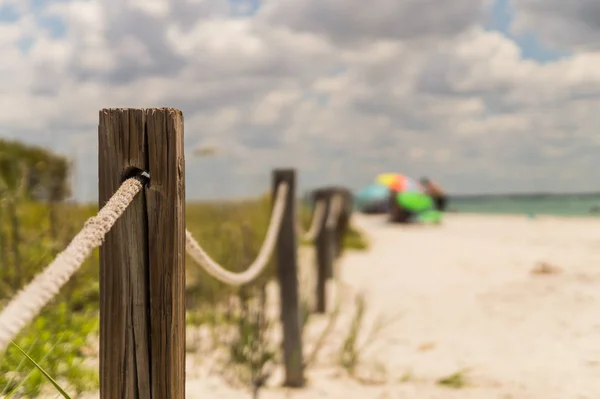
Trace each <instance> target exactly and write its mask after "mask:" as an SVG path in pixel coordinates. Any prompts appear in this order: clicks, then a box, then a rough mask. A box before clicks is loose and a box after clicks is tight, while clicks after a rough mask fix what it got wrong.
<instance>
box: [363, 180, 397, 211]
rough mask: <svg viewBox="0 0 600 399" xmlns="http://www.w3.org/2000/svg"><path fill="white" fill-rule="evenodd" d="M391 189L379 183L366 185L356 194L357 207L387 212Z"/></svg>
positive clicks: (364, 209)
mask: <svg viewBox="0 0 600 399" xmlns="http://www.w3.org/2000/svg"><path fill="white" fill-rule="evenodd" d="M389 196H390V189H389V188H388V187H387V186H385V185H383V184H378V183H372V184H369V185H368V186H366V187H364V188H363V189H362V190H360V191H359V192H358V193H356V195H355V196H354V198H355V201H356V204H357V207H358V209H359V210H361V211H363V212H386V211H387V205H388V201H389Z"/></svg>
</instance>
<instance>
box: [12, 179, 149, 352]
mask: <svg viewBox="0 0 600 399" xmlns="http://www.w3.org/2000/svg"><path fill="white" fill-rule="evenodd" d="M142 186H143V185H142V183H141V182H140V181H139V180H138V179H136V178H131V179H128V180H126V181H125V182H124V183H123V184H122V185H121V187H120V188H119V189H118V190H117V192H116V193H115V194H114V195H113V196H112V197H111V199H110V200H109V201H108V202H107V203H106V205H104V207H102V209H101V210H100V211H99V212H98V215H97V216H94V217H91V218H90V219H88V220H87V221H86V222H85V225H84V227H83V229H81V231H80V232H79V233H78V234H77V235H76V236H75V238H73V240H72V241H71V243H70V244H69V245H68V246H67V248H66V249H65V250H64V251H63V252H61V253H60V254H58V256H57V257H56V258H55V259H54V261H52V263H50V264H49V265H48V266H47V267H46V268H45V269H44V270H43V271H42V272H41V273H40V274H38V275H37V276H36V277H35V278H34V279H33V280H32V281H31V282H30V283H29V284H28V285H27V286H25V288H23V289H22V290H21V291H20V292H18V293H17V295H15V297H14V298H13V299H12V300H11V301H10V303H9V304H8V305H7V306H6V307H5V308H4V310H3V311H2V313H0V353H1V352H3V351H4V349H6V346H7V345H8V344H9V343H10V342H11V341H12V340H13V339H14V338H15V337H16V336H17V334H18V333H19V332H20V331H21V330H22V329H23V328H25V326H27V325H28V324H29V323H30V322H31V321H32V320H33V319H34V318H35V316H37V314H38V313H39V312H40V310H42V308H43V307H44V306H46V304H47V303H48V302H49V301H50V300H51V299H52V298H54V297H55V296H56V294H58V292H59V291H60V289H61V288H62V286H63V285H65V284H66V283H67V281H69V279H70V278H71V276H72V275H73V273H75V272H76V271H77V270H78V269H79V268H80V267H81V265H82V264H83V262H84V261H85V260H86V259H87V257H88V256H89V255H90V253H91V252H92V251H93V250H94V249H95V248H98V247H99V246H100V245H102V242H103V241H104V237H105V236H106V233H108V231H109V230H110V229H111V228H112V227H113V225H114V224H115V222H116V221H117V219H119V217H120V216H121V215H122V214H123V212H125V209H127V207H128V206H129V204H130V203H131V201H132V200H133V198H135V196H136V195H137V194H138V193H139V192H140V191H141V189H142Z"/></svg>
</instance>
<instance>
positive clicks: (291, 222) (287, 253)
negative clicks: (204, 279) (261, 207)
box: [273, 169, 305, 387]
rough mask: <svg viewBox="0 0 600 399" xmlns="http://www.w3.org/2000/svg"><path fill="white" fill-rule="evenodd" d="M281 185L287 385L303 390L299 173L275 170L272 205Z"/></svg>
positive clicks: (279, 247) (279, 259)
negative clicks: (283, 197) (283, 189)
mask: <svg viewBox="0 0 600 399" xmlns="http://www.w3.org/2000/svg"><path fill="white" fill-rule="evenodd" d="M280 183H287V185H288V187H289V189H288V193H287V198H286V201H285V211H284V214H283V220H282V222H281V229H280V230H279V236H278V238H277V249H276V258H277V277H278V279H279V293H280V299H281V302H280V303H281V324H282V327H283V363H284V366H285V381H284V385H285V386H288V387H302V386H303V385H304V383H305V380H304V360H303V355H302V351H303V349H302V326H301V323H302V321H301V316H300V298H299V294H298V245H297V242H296V171H295V170H294V169H276V170H275V171H273V204H275V197H276V195H277V187H278V186H279V184H280Z"/></svg>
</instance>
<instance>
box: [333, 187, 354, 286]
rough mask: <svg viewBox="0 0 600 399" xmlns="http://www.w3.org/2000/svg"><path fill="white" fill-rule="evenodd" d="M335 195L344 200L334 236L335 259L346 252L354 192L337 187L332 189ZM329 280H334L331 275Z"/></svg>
mask: <svg viewBox="0 0 600 399" xmlns="http://www.w3.org/2000/svg"><path fill="white" fill-rule="evenodd" d="M332 191H333V192H334V194H335V195H339V196H341V198H342V207H341V209H340V213H339V215H338V217H337V220H336V224H335V234H334V241H335V243H334V259H337V258H339V257H340V256H342V253H343V251H344V237H345V236H346V234H347V233H348V229H349V227H350V215H351V214H352V206H353V205H352V192H351V191H350V190H348V189H347V188H343V187H335V188H333V189H332ZM328 278H333V275H329V276H328Z"/></svg>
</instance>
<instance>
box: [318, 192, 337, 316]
mask: <svg viewBox="0 0 600 399" xmlns="http://www.w3.org/2000/svg"><path fill="white" fill-rule="evenodd" d="M332 194H333V193H332V191H331V190H330V189H327V188H324V189H318V190H315V191H314V193H313V198H314V201H315V204H316V203H317V202H319V201H323V202H324V204H325V212H324V216H323V218H322V219H321V222H320V225H319V230H318V234H317V237H316V239H315V255H316V261H317V262H316V264H317V284H316V292H315V294H316V301H315V312H317V313H325V312H326V311H327V280H328V278H329V277H328V276H330V275H333V261H334V255H335V252H334V233H335V232H334V230H333V229H331V228H329V227H328V226H327V219H328V218H329V211H330V209H331V205H332Z"/></svg>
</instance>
